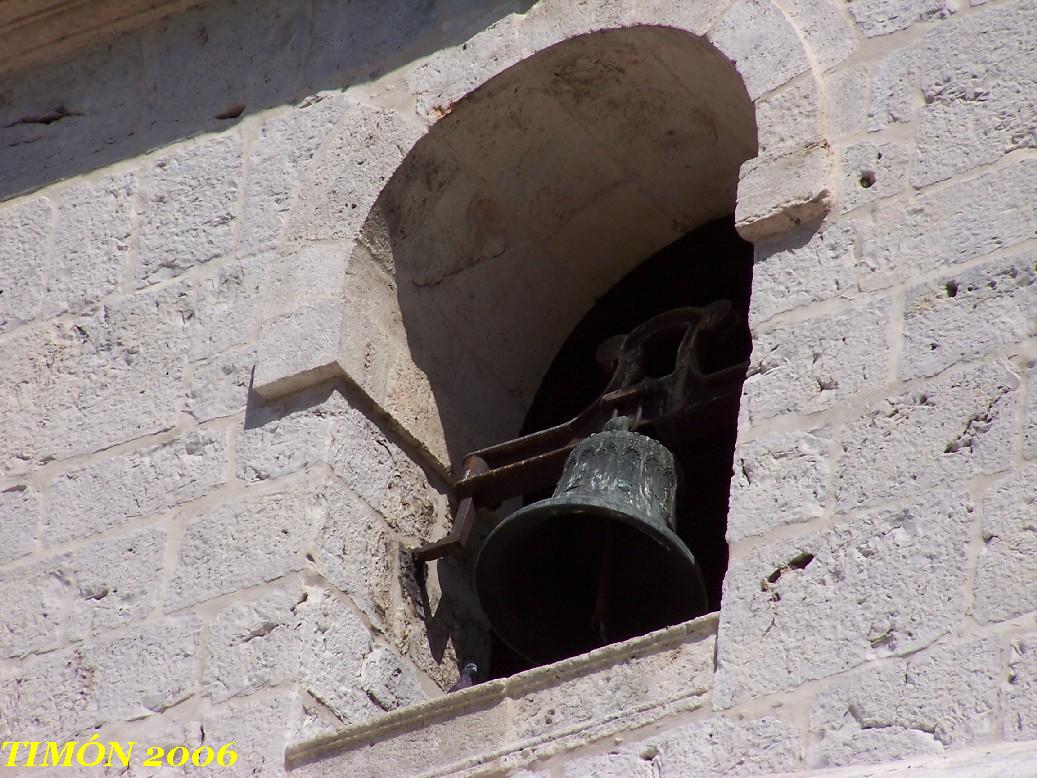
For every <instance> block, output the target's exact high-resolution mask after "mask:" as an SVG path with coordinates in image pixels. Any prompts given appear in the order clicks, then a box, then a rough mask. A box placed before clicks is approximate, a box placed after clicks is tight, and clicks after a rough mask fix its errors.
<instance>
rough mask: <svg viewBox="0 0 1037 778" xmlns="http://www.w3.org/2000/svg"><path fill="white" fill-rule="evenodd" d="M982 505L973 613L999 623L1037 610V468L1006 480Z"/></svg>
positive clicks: (981, 620)
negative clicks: (1036, 582)
mask: <svg viewBox="0 0 1037 778" xmlns="http://www.w3.org/2000/svg"><path fill="white" fill-rule="evenodd" d="M982 510H983V525H982V526H983V530H982V533H983V534H982V537H983V546H982V548H980V551H979V558H978V560H977V562H976V588H975V604H974V605H973V614H974V616H975V617H976V619H977V620H978V621H980V622H995V621H1004V620H1005V619H1010V618H1012V617H1013V616H1019V615H1021V614H1023V613H1028V612H1030V611H1037V587H1035V586H1034V581H1035V580H1037V467H1029V468H1026V469H1022V470H1018V471H1015V472H1014V473H1013V474H1011V475H1009V476H1008V477H1007V478H1005V479H1004V480H1003V481H1001V482H1000V483H999V484H998V485H997V487H995V488H994V489H993V490H992V491H991V492H990V493H989V494H987V495H986V497H985V498H984V500H983V508H982Z"/></svg>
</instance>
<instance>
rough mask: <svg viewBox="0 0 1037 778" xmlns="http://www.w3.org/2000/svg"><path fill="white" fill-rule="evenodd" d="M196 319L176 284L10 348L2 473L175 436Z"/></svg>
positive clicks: (2, 387)
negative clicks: (189, 324)
mask: <svg viewBox="0 0 1037 778" xmlns="http://www.w3.org/2000/svg"><path fill="white" fill-rule="evenodd" d="M190 310H191V301H190V296H189V290H188V289H187V287H186V286H183V285H179V284H174V285H171V286H167V287H164V288H162V289H160V290H158V291H155V292H147V293H140V294H137V295H134V296H132V297H129V298H125V299H123V300H120V301H118V302H115V303H112V304H110V305H104V306H101V307H100V308H99V309H96V310H94V311H92V312H91V313H89V314H88V315H85V316H82V317H80V318H77V319H73V320H70V321H59V322H58V323H55V324H52V325H48V326H47V327H44V328H41V329H38V330H34V331H30V332H26V333H25V335H20V336H16V337H12V338H11V339H10V340H7V341H5V342H4V343H2V344H0V360H2V361H3V363H4V365H5V366H6V369H5V371H4V374H3V375H2V376H0V418H3V419H4V420H5V425H6V426H5V430H4V435H3V437H2V439H0V472H4V471H6V472H24V471H25V470H28V469H31V468H32V467H34V466H35V465H37V464H39V463H41V462H43V461H45V460H50V459H54V458H63V457H67V456H71V455H73V454H77V453H83V452H91V451H96V450H98V449H101V448H105V447H107V446H111V445H114V444H116V443H121V442H123V441H126V440H131V439H133V438H136V437H140V436H142V435H147V434H150V433H153V432H158V431H160V430H163V429H168V428H170V427H172V426H174V425H175V424H176V420H177V417H178V415H179V412H180V406H181V403H182V401H183V400H182V396H183V389H182V387H181V386H180V383H181V376H182V374H183V369H184V365H185V354H184V346H185V340H184V334H185V325H184V321H185V319H187V318H190Z"/></svg>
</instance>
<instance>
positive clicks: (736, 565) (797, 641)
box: [714, 490, 972, 708]
mask: <svg viewBox="0 0 1037 778" xmlns="http://www.w3.org/2000/svg"><path fill="white" fill-rule="evenodd" d="M970 510H971V508H970V506H969V505H968V504H967V503H966V502H965V501H964V500H963V499H962V498H961V497H960V496H958V495H957V494H954V493H950V492H946V491H943V492H937V491H932V490H930V491H929V492H927V493H926V494H925V495H924V497H923V498H919V500H918V501H917V502H915V503H910V504H905V505H903V506H901V507H898V508H888V509H884V510H881V511H877V512H872V513H867V514H863V515H854V516H853V517H852V518H849V517H847V518H842V519H840V520H838V521H837V523H836V525H835V526H834V527H833V528H832V529H831V530H826V531H822V532H816V533H812V534H810V535H807V536H804V537H801V538H799V539H796V540H785V541H780V542H773V543H770V544H768V545H766V546H764V547H763V548H760V549H759V550H757V551H755V552H753V553H752V554H751V555H749V556H748V557H745V558H743V559H738V560H735V561H733V562H732V563H731V566H730V567H729V568H728V572H727V578H726V579H725V582H724V608H723V611H722V618H721V624H720V633H719V636H718V645H717V667H718V669H717V676H716V690H715V692H714V704H715V705H717V706H719V707H721V708H726V707H729V706H730V705H732V704H735V703H738V702H742V701H744V700H747V699H752V698H754V697H757V696H759V695H764V694H771V693H773V692H777V691H781V690H783V689H792V688H795V687H798V686H799V685H801V684H802V683H804V682H805V681H808V680H812V679H816V678H824V677H826V676H830V675H834V674H836V673H839V672H842V671H843V670H846V669H848V668H851V667H854V666H856V665H858V664H860V663H861V662H864V661H866V660H869V659H874V658H876V657H882V656H887V655H890V654H909V653H911V652H914V651H917V650H918V649H920V648H922V647H924V646H927V645H929V644H931V643H932V642H933V641H935V640H936V639H937V638H939V637H940V636H942V635H945V634H947V633H948V632H951V631H952V630H956V629H957V628H958V626H959V624H960V622H961V619H962V617H963V613H962V609H963V603H964V592H963V591H962V585H961V582H962V581H963V580H964V578H965V575H966V571H967V567H968V540H969V537H970V533H971V524H972V515H971V513H970Z"/></svg>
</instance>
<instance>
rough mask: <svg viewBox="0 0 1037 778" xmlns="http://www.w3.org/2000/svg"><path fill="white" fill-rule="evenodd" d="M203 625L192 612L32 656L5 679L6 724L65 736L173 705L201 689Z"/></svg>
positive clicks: (1, 721) (2, 718)
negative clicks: (199, 652)
mask: <svg viewBox="0 0 1037 778" xmlns="http://www.w3.org/2000/svg"><path fill="white" fill-rule="evenodd" d="M199 627H200V623H199V621H198V619H197V618H196V617H195V616H192V615H188V616H184V617H181V618H178V619H169V620H166V621H163V622H158V623H153V624H148V625H147V626H146V627H144V628H142V629H138V630H135V631H133V632H130V633H127V634H124V635H122V636H121V637H118V638H115V639H109V640H106V641H98V642H93V643H86V644H83V645H79V646H75V647H72V648H66V649H62V650H60V651H54V652H50V653H47V654H43V655H42V656H39V657H33V658H31V659H29V660H26V661H25V662H23V663H22V664H21V665H20V666H19V667H18V671H17V673H16V674H15V675H13V676H11V675H7V676H5V677H3V678H2V679H0V697H2V699H3V700H4V702H5V705H4V708H3V710H0V727H3V728H5V731H8V732H17V733H18V735H19V736H21V737H23V738H25V739H39V740H47V739H50V740H59V741H60V740H64V739H66V738H68V737H70V736H72V735H74V734H75V733H78V732H83V731H84V730H89V729H95V728H97V727H99V726H101V725H102V724H105V723H110V722H113V721H118V720H123V719H135V718H140V717H142V716H147V715H149V714H151V713H155V712H160V711H163V710H166V709H167V708H170V707H172V706H173V705H175V704H177V703H178V702H181V701H183V700H185V699H186V698H187V697H189V696H190V695H191V694H193V693H194V692H195V691H196V689H197V681H196V678H195V672H196V671H195V661H196V660H195V656H196V653H197V643H198V630H199Z"/></svg>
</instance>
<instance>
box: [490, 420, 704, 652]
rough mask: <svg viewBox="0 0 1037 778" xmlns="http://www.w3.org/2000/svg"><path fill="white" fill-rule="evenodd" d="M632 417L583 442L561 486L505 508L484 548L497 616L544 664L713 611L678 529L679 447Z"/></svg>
mask: <svg viewBox="0 0 1037 778" xmlns="http://www.w3.org/2000/svg"><path fill="white" fill-rule="evenodd" d="M625 421H626V419H622V420H619V419H617V420H614V421H613V422H610V423H609V425H608V426H607V427H606V429H605V431H604V432H599V433H597V434H594V435H591V436H589V437H588V438H586V439H585V440H584V441H582V442H581V443H580V444H579V445H577V446H576V448H575V449H573V451H572V453H571V454H570V455H569V458H568V460H567V461H566V463H565V468H564V470H563V472H562V477H561V480H560V481H559V482H558V486H557V488H556V489H555V491H554V494H553V495H552V496H551V497H550V498H548V499H546V500H541V501H539V502H535V503H533V504H531V505H527V506H525V507H523V508H521V509H519V510H517V511H515V512H514V513H512V514H511V515H510V516H508V517H507V518H505V519H504V520H503V521H502V522H501V523H500V524H499V525H497V527H495V528H494V530H493V531H492V532H491V533H490V534H489V536H488V537H487V539H486V542H485V544H484V545H483V547H482V550H481V551H480V552H479V556H478V558H477V559H476V564H475V576H474V578H475V588H476V591H477V593H478V595H479V600H480V602H481V603H482V607H483V610H484V611H485V612H486V615H487V617H488V618H489V620H490V624H491V625H492V627H493V629H494V631H496V632H497V634H498V635H499V636H500V638H501V639H502V640H504V642H505V643H507V644H508V646H510V647H511V648H512V650H514V651H516V652H517V653H518V654H520V655H522V656H523V657H525V658H526V659H528V660H529V661H531V662H533V663H536V664H541V663H545V662H553V661H556V660H558V659H562V658H565V657H568V656H574V655H576V654H580V653H583V652H585V651H589V650H591V649H593V648H596V647H598V646H602V645H605V644H607V643H614V642H616V641H620V640H626V639H627V638H630V637H634V636H637V635H642V634H644V633H646V632H650V631H652V630H654V629H659V628H662V627H666V626H669V625H672V624H677V623H679V622H681V621H685V620H687V619H690V618H692V617H694V616H697V615H700V614H701V613H703V612H704V611H705V610H706V591H705V587H704V585H703V582H702V574H701V572H700V571H699V567H698V564H697V563H696V562H695V557H694V556H692V553H691V551H689V550H688V547H687V546H685V545H684V543H683V542H682V541H681V539H680V538H678V537H677V535H676V533H675V532H674V509H675V500H676V491H677V471H676V467H675V464H674V459H673V454H671V453H670V451H669V450H668V449H667V448H666V447H665V446H663V445H662V444H661V443H659V442H658V441H655V440H653V439H651V438H648V437H646V436H644V435H641V434H638V433H635V432H630V431H628V429H625V428H624V427H625V426H626V425H625V424H623V422H625ZM617 422H619V423H617Z"/></svg>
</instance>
